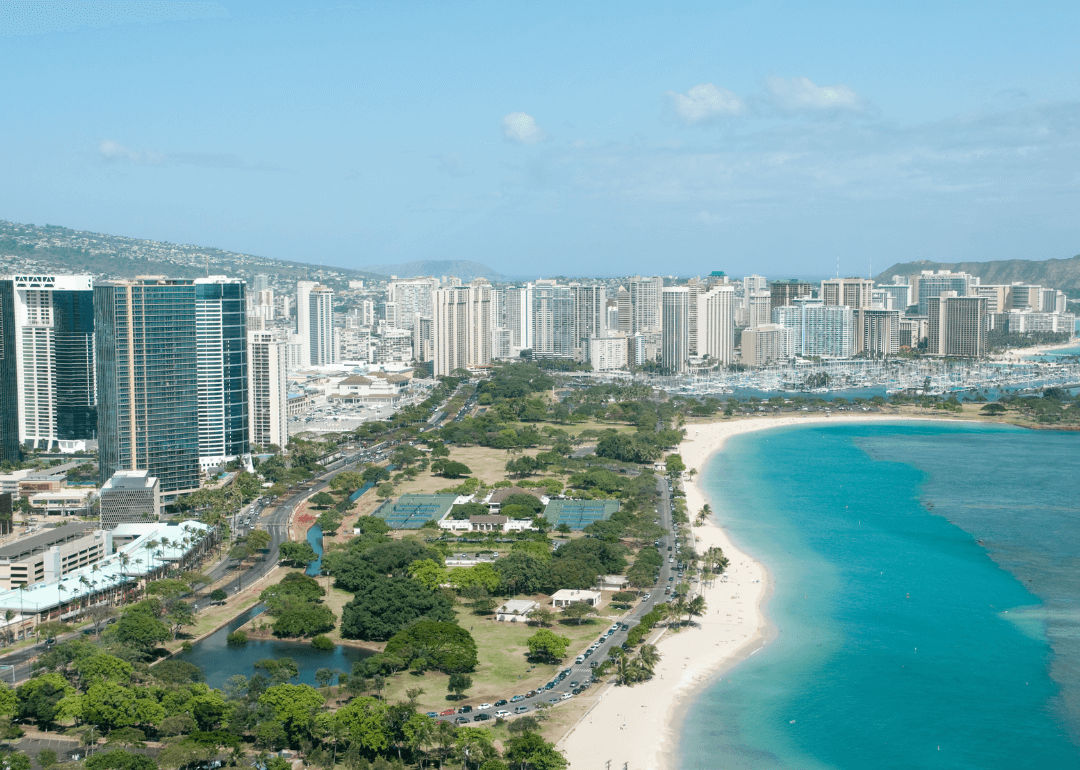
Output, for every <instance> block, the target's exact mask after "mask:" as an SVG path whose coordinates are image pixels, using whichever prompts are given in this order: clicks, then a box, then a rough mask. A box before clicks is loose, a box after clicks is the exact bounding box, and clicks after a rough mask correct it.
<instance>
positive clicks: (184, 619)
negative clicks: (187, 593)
mask: <svg viewBox="0 0 1080 770" xmlns="http://www.w3.org/2000/svg"><path fill="white" fill-rule="evenodd" d="M165 619H166V620H168V621H169V628H170V629H171V630H172V638H173V639H176V637H177V635H178V634H179V633H180V629H182V628H183V627H184V626H190V625H191V624H192V623H194V622H195V611H194V610H193V609H192V608H191V605H190V604H188V603H187V602H175V603H174V604H172V605H171V606H170V607H169V609H168V610H167V611H166V612H165Z"/></svg>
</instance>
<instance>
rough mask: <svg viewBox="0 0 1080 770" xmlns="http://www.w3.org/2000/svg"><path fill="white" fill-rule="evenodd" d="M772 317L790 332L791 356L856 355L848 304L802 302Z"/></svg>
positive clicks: (778, 308) (782, 309)
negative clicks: (791, 340)
mask: <svg viewBox="0 0 1080 770" xmlns="http://www.w3.org/2000/svg"><path fill="white" fill-rule="evenodd" d="M772 314H773V323H775V324H779V325H781V326H783V327H784V328H785V329H791V330H792V332H793V334H794V340H793V344H794V347H793V352H794V355H797V356H826V357H830V358H848V357H849V356H851V355H852V354H853V353H854V352H855V321H854V316H853V313H852V310H851V308H850V307H848V306H847V305H825V304H822V303H821V302H816V301H814V300H807V299H802V300H799V301H798V302H796V303H795V304H794V305H785V306H784V307H777V308H773V311H772ZM744 339H745V338H744Z"/></svg>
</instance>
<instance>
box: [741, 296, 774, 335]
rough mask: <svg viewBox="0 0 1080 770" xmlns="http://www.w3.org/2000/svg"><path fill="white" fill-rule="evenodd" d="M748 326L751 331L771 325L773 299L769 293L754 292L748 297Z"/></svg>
mask: <svg viewBox="0 0 1080 770" xmlns="http://www.w3.org/2000/svg"><path fill="white" fill-rule="evenodd" d="M745 301H746V325H747V326H749V327H750V328H751V329H753V328H756V327H758V326H761V325H762V324H767V323H769V311H770V308H771V305H770V303H771V301H772V297H771V295H770V294H769V292H767V291H752V292H750V293H749V294H747V295H746V300H745Z"/></svg>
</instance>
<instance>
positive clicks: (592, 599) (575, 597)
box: [551, 588, 601, 607]
mask: <svg viewBox="0 0 1080 770" xmlns="http://www.w3.org/2000/svg"><path fill="white" fill-rule="evenodd" d="M600 597H601V595H600V592H599V591H588V590H585V589H579V588H561V589H559V590H558V591H556V592H555V593H553V594H552V595H551V606H552V607H569V606H570V605H571V604H577V603H578V602H585V603H586V604H588V605H589V606H590V607H595V606H596V605H598V604H599V603H600Z"/></svg>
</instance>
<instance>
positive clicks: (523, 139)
mask: <svg viewBox="0 0 1080 770" xmlns="http://www.w3.org/2000/svg"><path fill="white" fill-rule="evenodd" d="M502 130H503V136H505V137H506V138H507V139H509V140H510V141H511V142H518V143H519V144H536V143H537V142H542V141H544V139H545V138H547V134H545V133H544V130H543V129H542V128H540V126H538V125H537V124H536V118H534V117H533V116H532V115H530V114H529V113H527V112H511V113H510V114H509V115H504V116H503V119H502Z"/></svg>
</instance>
